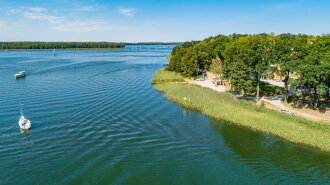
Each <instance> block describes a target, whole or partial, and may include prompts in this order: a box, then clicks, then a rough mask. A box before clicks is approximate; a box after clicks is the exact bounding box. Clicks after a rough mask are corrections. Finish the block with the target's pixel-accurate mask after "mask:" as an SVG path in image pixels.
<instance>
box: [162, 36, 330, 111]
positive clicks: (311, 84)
mask: <svg viewBox="0 0 330 185" xmlns="http://www.w3.org/2000/svg"><path fill="white" fill-rule="evenodd" d="M329 44H330V35H329V34H328V35H323V36H312V35H302V34H298V35H295V34H290V33H287V34H280V35H274V34H273V33H270V34H266V33H261V34H255V35H248V34H232V35H229V36H225V35H218V36H215V37H209V38H206V39H204V40H202V41H191V42H185V43H183V44H181V45H179V46H176V47H174V48H173V50H172V53H171V58H170V62H169V65H168V67H167V69H168V70H170V71H176V72H179V73H181V74H183V75H184V76H198V75H200V73H201V72H202V71H203V70H204V69H207V70H209V71H212V72H216V73H220V74H221V78H222V79H225V80H228V81H230V83H231V87H232V90H234V91H237V92H241V93H242V94H243V95H244V94H245V92H247V91H251V90H255V91H256V98H257V100H259V94H260V81H261V79H262V77H271V76H273V75H274V74H277V75H280V76H281V77H282V78H283V82H284V84H285V89H286V92H287V93H288V92H289V87H290V88H295V89H300V90H302V91H303V92H305V91H307V95H308V96H309V102H310V107H311V108H316V107H317V105H318V102H319V100H320V98H325V99H326V101H327V100H328V97H329V86H330V80H329V79H330V47H329ZM287 93H286V94H287ZM302 94H303V95H305V93H302ZM304 98H305V96H304ZM285 101H287V96H285Z"/></svg>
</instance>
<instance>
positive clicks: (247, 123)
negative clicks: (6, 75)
mask: <svg viewBox="0 0 330 185" xmlns="http://www.w3.org/2000/svg"><path fill="white" fill-rule="evenodd" d="M163 72H164V70H163V69H161V70H160V72H159V71H157V72H156V74H155V75H154V77H157V78H156V79H153V80H154V82H157V83H156V84H155V85H154V87H155V89H156V90H158V91H160V92H163V93H165V95H166V97H167V98H168V99H169V100H171V101H174V102H176V103H178V104H179V105H181V106H183V107H186V108H190V109H195V110H198V111H200V112H202V113H203V114H204V115H206V116H209V117H212V118H215V119H218V120H223V121H225V122H226V123H230V124H236V125H241V126H244V127H247V128H250V129H251V130H254V131H258V132H261V133H265V134H267V135H271V136H276V137H278V138H282V139H285V140H287V141H290V142H293V143H296V144H302V145H306V146H311V147H314V148H317V149H320V150H322V151H326V152H330V127H329V126H327V125H326V124H324V123H319V122H314V121H310V120H307V119H305V118H302V117H298V116H293V115H288V114H285V113H282V112H278V111H275V110H270V109H267V108H265V107H262V106H259V105H256V104H255V103H254V102H249V101H246V100H241V99H238V98H236V97H235V96H234V95H232V94H230V93H219V92H216V91H214V90H212V89H209V88H203V87H200V86H197V85H192V84H173V83H159V81H158V80H163V78H159V77H160V76H158V75H159V74H163ZM172 73H173V72H172ZM172 73H171V74H172ZM166 74H167V75H169V73H167V72H166ZM178 75H179V74H175V75H173V77H169V76H166V79H171V80H174V79H180V78H178ZM181 78H182V77H181ZM180 80H181V79H180ZM163 81H165V82H167V81H168V80H163ZM189 99H190V101H189Z"/></svg>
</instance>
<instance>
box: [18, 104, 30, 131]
mask: <svg viewBox="0 0 330 185" xmlns="http://www.w3.org/2000/svg"><path fill="white" fill-rule="evenodd" d="M18 125H19V127H20V128H21V129H24V130H28V129H30V128H31V122H30V120H29V119H27V118H25V117H24V115H23V110H22V104H21V117H20V118H19V120H18Z"/></svg>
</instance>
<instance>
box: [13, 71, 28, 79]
mask: <svg viewBox="0 0 330 185" xmlns="http://www.w3.org/2000/svg"><path fill="white" fill-rule="evenodd" d="M14 77H15V78H24V77H26V73H25V71H20V72H18V73H17V74H15V75H14Z"/></svg>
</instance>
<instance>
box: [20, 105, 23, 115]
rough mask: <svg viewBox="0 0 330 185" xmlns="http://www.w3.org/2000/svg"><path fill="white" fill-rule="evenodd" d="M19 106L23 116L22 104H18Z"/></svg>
mask: <svg viewBox="0 0 330 185" xmlns="http://www.w3.org/2000/svg"><path fill="white" fill-rule="evenodd" d="M20 108H21V116H23V109H22V104H20Z"/></svg>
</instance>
